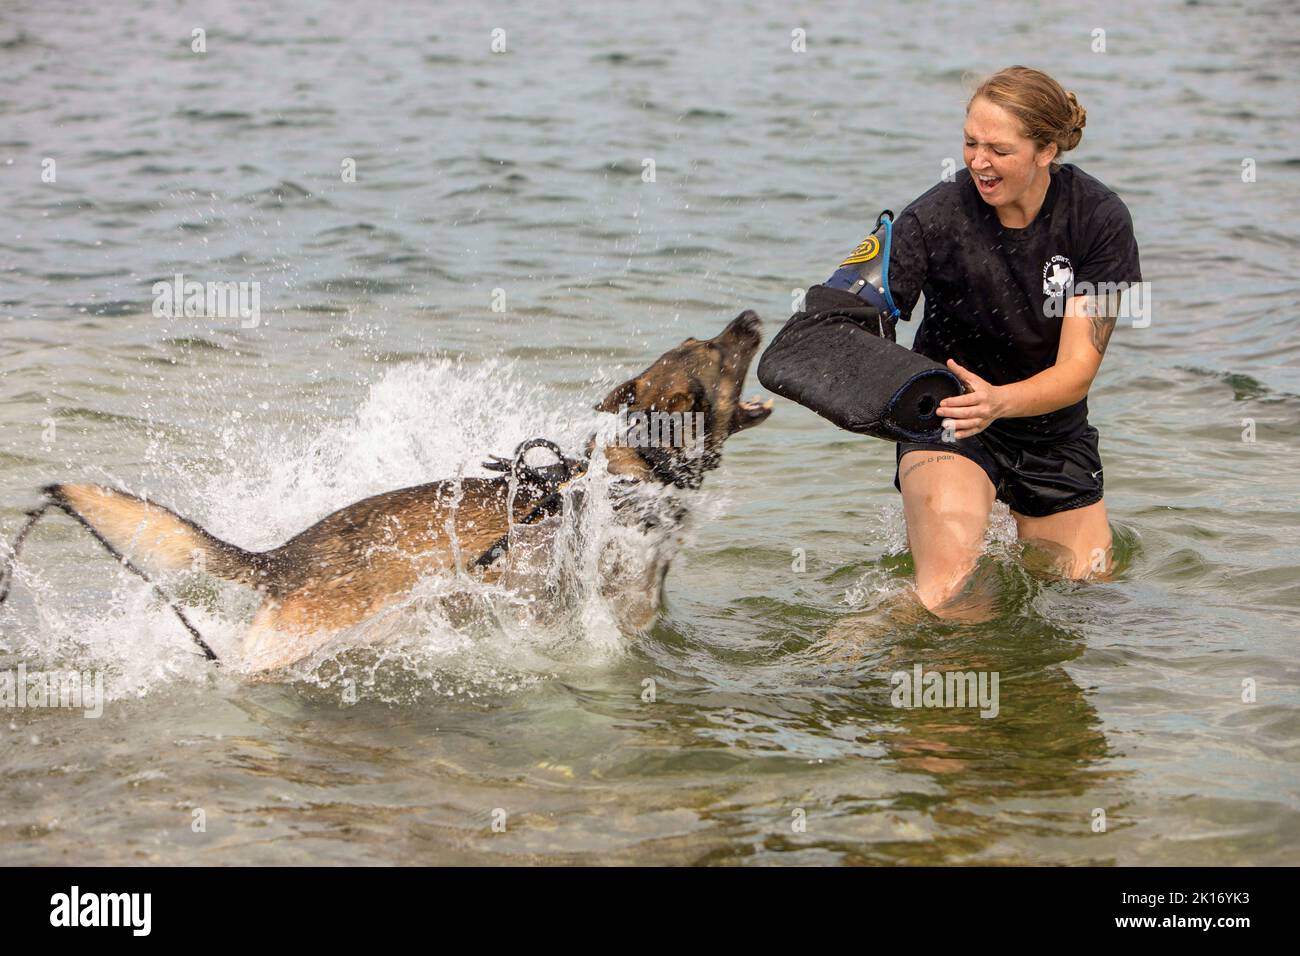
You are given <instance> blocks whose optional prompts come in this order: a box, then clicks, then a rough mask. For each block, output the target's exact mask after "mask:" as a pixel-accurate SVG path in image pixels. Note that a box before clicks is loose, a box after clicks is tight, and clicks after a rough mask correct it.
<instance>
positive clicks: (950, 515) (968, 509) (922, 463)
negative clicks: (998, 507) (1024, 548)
mask: <svg viewBox="0 0 1300 956" xmlns="http://www.w3.org/2000/svg"><path fill="white" fill-rule="evenodd" d="M898 470H899V478H898V483H899V485H900V486H901V487H902V489H903V515H904V517H905V518H906V519H907V541H908V544H909V546H910V547H911V549H912V560H913V562H914V564H915V566H916V595H917V597H918V598H919V599H920V601H921V603H922V604H924V605H925V606H926V607H927V608H929V610H930V611H931V612H932V613H934V614H937V615H939V616H940V617H966V616H968V615H967V614H965V613H960V612H956V610H955V609H952V608H948V609H945V607H944V606H945V605H946V604H948V603H949V602H950V601H951V600H952V599H953V598H954V597H955V596H956V595H957V594H959V593H960V592H961V590H962V588H963V586H964V585H965V584H966V581H967V578H968V577H969V576H970V573H971V571H973V570H974V569H975V565H976V563H977V562H978V561H979V557H980V553H981V552H982V551H983V550H984V533H985V531H986V530H987V529H988V523H989V511H990V509H991V508H992V507H993V498H994V489H993V483H992V482H991V481H989V477H988V475H987V474H985V472H984V469H983V468H981V467H980V466H979V465H977V464H975V462H973V461H971V460H970V459H969V458H964V457H962V456H961V455H958V454H954V453H952V452H942V451H929V450H917V451H909V452H907V453H906V454H905V455H903V457H902V460H901V461H900V462H899V469H898ZM945 610H948V611H949V613H944V612H945Z"/></svg>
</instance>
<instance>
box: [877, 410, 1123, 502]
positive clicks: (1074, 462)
mask: <svg viewBox="0 0 1300 956" xmlns="http://www.w3.org/2000/svg"><path fill="white" fill-rule="evenodd" d="M922 450H924V451H936V452H948V453H950V454H954V453H955V454H958V455H961V456H962V457H964V458H969V459H970V460H971V461H973V462H975V464H977V465H979V466H980V467H981V468H983V469H984V473H985V474H987V475H988V476H989V481H991V482H993V488H994V491H995V492H996V495H997V499H998V500H999V501H1005V502H1006V503H1007V504H1008V505H1010V507H1011V510H1012V511H1015V512H1018V513H1019V514H1022V515H1025V516H1026V517H1029V518H1042V517H1046V516H1047V515H1052V514H1056V513H1057V512H1060V511H1071V510H1073V509H1075V508H1083V507H1085V506H1086V505H1091V504H1095V503H1096V502H1098V501H1101V493H1102V477H1101V455H1100V454H1099V453H1098V451H1097V429H1095V428H1093V427H1092V426H1091V425H1089V426H1088V427H1087V428H1085V429H1084V430H1083V431H1082V432H1080V433H1079V434H1078V435H1077V436H1075V437H1074V438H1067V439H1064V440H1063V441H1059V442H1054V443H1052V444H1045V445H1040V444H1030V443H1018V442H1008V441H1007V440H1006V439H1005V438H1003V437H1001V436H1000V435H997V434H990V433H989V430H988V429H985V430H984V431H982V432H980V433H979V434H978V435H972V436H971V437H970V438H961V439H958V440H957V441H956V442H953V443H947V442H899V443H898V451H897V454H896V456H895V461H896V462H897V461H901V460H902V458H903V456H904V455H905V454H907V453H908V452H909V451H922ZM894 487H895V488H897V489H898V490H899V491H902V490H903V489H902V486H901V485H900V484H899V476H898V467H897V465H895V468H894Z"/></svg>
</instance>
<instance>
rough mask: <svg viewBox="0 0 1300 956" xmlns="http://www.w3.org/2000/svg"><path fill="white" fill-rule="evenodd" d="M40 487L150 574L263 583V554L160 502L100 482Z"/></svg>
mask: <svg viewBox="0 0 1300 956" xmlns="http://www.w3.org/2000/svg"><path fill="white" fill-rule="evenodd" d="M41 490H42V491H44V492H45V496H46V498H47V499H48V501H49V503H50V504H52V505H54V506H55V507H57V508H60V509H62V510H63V511H66V512H67V513H68V514H69V515H71V516H72V517H73V518H76V519H77V520H78V521H79V522H81V524H82V525H84V526H85V528H86V529H87V530H88V531H89V532H90V533H91V534H92V535H94V536H95V538H97V539H98V540H99V543H100V544H102V545H103V546H104V547H105V548H107V549H108V551H109V552H110V553H111V554H112V555H113V556H114V557H116V558H118V559H119V560H125V561H128V562H130V563H132V564H135V565H137V566H139V567H142V568H144V569H145V570H146V571H153V572H158V571H180V570H186V569H190V570H196V571H206V572H208V573H209V574H214V575H216V576H217V577H220V578H225V579H226V580H228V581H235V582H237V583H239V584H244V585H247V586H248V587H252V588H260V587H263V586H264V585H265V584H266V583H267V574H268V571H269V568H270V564H269V561H268V559H267V557H266V555H264V554H259V553H257V552H253V551H245V550H244V549H243V548H237V547H235V545H233V544H228V543H227V542H225V541H222V540H221V539H220V538H218V537H216V536H214V535H211V534H209V533H208V532H206V531H204V530H203V529H202V528H200V527H199V526H198V525H197V524H195V523H194V522H193V521H190V520H188V519H187V518H182V517H181V516H180V515H178V514H176V512H174V511H172V510H170V509H168V508H164V507H163V506H162V505H158V504H154V503H153V502H149V501H145V500H144V499H143V498H137V497H135V495H128V494H126V493H125V492H121V491H114V490H112V489H111V488H103V487H101V486H99V485H48V486H46V487H45V488H43V489H41Z"/></svg>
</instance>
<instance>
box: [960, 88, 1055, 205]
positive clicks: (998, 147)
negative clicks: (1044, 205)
mask: <svg viewBox="0 0 1300 956" xmlns="http://www.w3.org/2000/svg"><path fill="white" fill-rule="evenodd" d="M965 137H966V146H965V148H964V149H963V150H962V156H963V158H964V159H965V161H966V168H967V169H969V170H970V172H971V176H973V177H974V179H975V187H976V188H977V189H978V190H979V193H980V196H981V197H983V199H984V201H985V202H986V203H988V204H989V205H990V206H1005V205H1008V204H1009V203H1014V202H1016V201H1018V200H1019V199H1021V197H1023V196H1024V195H1025V193H1026V191H1028V189H1029V187H1030V185H1031V184H1033V182H1034V180H1035V178H1036V177H1037V176H1039V175H1046V172H1045V170H1046V168H1047V165H1048V164H1049V163H1050V162H1051V161H1052V159H1053V158H1054V157H1055V156H1056V146H1055V144H1049V145H1048V146H1047V147H1046V148H1045V149H1039V148H1038V145H1037V144H1036V143H1035V142H1034V141H1033V140H1032V139H1029V138H1028V137H1026V136H1025V135H1024V134H1023V132H1022V131H1021V128H1020V121H1019V120H1018V119H1016V118H1015V117H1014V116H1013V115H1011V114H1010V113H1008V112H1007V111H1006V110H1004V109H1003V108H1002V107H1001V106H998V105H997V104H996V103H994V102H993V101H992V100H989V99H985V98H984V97H982V96H977V97H976V98H975V102H973V103H971V106H970V111H969V112H968V113H967V114H966V128H965ZM1040 170H1043V171H1044V172H1042V173H1040Z"/></svg>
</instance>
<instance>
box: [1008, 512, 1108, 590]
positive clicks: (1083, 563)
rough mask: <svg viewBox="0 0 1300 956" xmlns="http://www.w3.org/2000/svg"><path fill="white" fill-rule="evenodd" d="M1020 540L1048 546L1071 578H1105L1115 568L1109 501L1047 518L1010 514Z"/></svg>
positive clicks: (1066, 574) (1062, 570)
mask: <svg viewBox="0 0 1300 956" xmlns="http://www.w3.org/2000/svg"><path fill="white" fill-rule="evenodd" d="M1011 515H1012V517H1014V518H1015V519H1016V530H1017V532H1018V533H1019V535H1020V540H1021V541H1024V542H1027V543H1033V544H1038V545H1042V546H1045V547H1046V549H1047V550H1048V551H1049V552H1051V553H1052V554H1053V555H1055V556H1056V564H1057V568H1056V569H1055V570H1057V571H1058V572H1059V573H1061V574H1063V575H1064V576H1065V577H1068V578H1076V579H1082V578H1088V577H1105V576H1106V575H1108V574H1109V573H1110V571H1111V568H1112V563H1113V561H1114V556H1113V554H1112V552H1111V544H1112V542H1111V534H1110V522H1109V520H1107V517H1106V502H1104V501H1098V502H1096V503H1094V504H1090V505H1086V506H1084V507H1082V508H1074V509H1073V510H1071V511H1060V512H1057V513H1056V514H1054V515H1047V516H1046V517H1044V518H1030V517H1028V516H1027V515H1022V514H1017V513H1016V512H1014V511H1013V512H1011Z"/></svg>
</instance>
